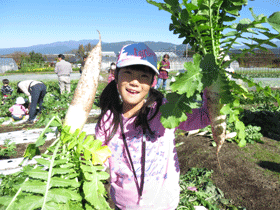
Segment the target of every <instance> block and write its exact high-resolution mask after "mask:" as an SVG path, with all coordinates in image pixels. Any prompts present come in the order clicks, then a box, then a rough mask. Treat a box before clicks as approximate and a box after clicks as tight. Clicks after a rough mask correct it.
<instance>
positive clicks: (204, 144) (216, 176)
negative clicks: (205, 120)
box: [0, 128, 280, 210]
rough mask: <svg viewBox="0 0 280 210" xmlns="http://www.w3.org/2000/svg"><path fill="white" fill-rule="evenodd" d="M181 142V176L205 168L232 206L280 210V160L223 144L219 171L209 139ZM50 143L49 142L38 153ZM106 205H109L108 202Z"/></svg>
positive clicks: (267, 146)
mask: <svg viewBox="0 0 280 210" xmlns="http://www.w3.org/2000/svg"><path fill="white" fill-rule="evenodd" d="M6 129H7V128H6ZM6 129H3V128H0V133H1V132H7V131H6ZM263 141H264V142H265V143H264V144H258V147H261V149H262V150H263V151H266V150H273V152H277V153H278V154H280V147H275V144H278V145H279V142H278V141H277V140H273V139H270V138H266V137H264V138H263ZM180 142H184V143H183V144H182V145H180V146H179V147H178V148H177V152H178V157H179V162H180V168H181V174H184V173H186V172H187V171H188V170H189V169H190V168H191V167H198V168H204V167H205V168H207V169H208V170H213V171H214V173H213V174H212V179H213V181H214V183H215V185H216V186H217V187H218V188H220V189H221V190H222V191H223V192H224V194H225V197H226V198H227V199H230V200H232V202H233V204H234V205H235V206H242V207H246V209H247V210H276V209H280V184H279V181H280V160H275V162H268V161H266V160H265V158H264V159H263V160H262V161H260V160H257V159H256V158H254V154H255V153H257V152H256V150H255V148H256V144H254V145H251V144H247V146H246V147H244V148H239V147H238V146H237V145H236V144H235V143H230V142H225V144H224V145H223V147H222V149H221V151H220V153H219V159H220V163H221V167H222V170H220V168H219V167H218V162H217V157H216V148H214V147H213V146H211V139H210V138H209V137H205V136H187V134H185V135H178V137H176V143H180ZM51 143H52V141H48V142H47V143H46V144H45V145H44V146H43V147H42V148H41V151H44V150H45V149H46V148H47V147H48V146H49V145H50V144H51ZM26 147H27V144H20V145H17V155H16V156H15V157H22V155H23V153H24V151H25V149H26ZM252 153H253V154H252ZM271 172H273V173H271ZM107 187H108V185H107ZM109 202H110V204H111V205H112V202H111V200H109ZM112 207H113V205H112Z"/></svg>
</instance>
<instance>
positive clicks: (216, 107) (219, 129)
mask: <svg viewBox="0 0 280 210" xmlns="http://www.w3.org/2000/svg"><path fill="white" fill-rule="evenodd" d="M220 88H221V87H220V86H219V78H218V80H217V81H216V82H215V83H214V84H212V85H211V86H210V87H208V88H207V92H206V97H207V108H208V112H209V117H210V121H211V130H212V135H213V139H214V141H215V142H216V144H217V150H216V155H217V159H218V163H219V166H220V168H221V165H220V161H219V157H218V153H219V151H220V150H221V147H222V145H223V143H224V142H225V139H226V127H227V124H226V115H221V113H220V111H221V109H222V107H223V104H221V103H220V95H219V92H220Z"/></svg>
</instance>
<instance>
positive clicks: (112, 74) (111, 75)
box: [108, 62, 116, 83]
mask: <svg viewBox="0 0 280 210" xmlns="http://www.w3.org/2000/svg"><path fill="white" fill-rule="evenodd" d="M115 70H116V64H115V63H114V62H113V63H111V65H110V69H109V76H108V83H110V82H111V81H113V80H114V79H115Z"/></svg>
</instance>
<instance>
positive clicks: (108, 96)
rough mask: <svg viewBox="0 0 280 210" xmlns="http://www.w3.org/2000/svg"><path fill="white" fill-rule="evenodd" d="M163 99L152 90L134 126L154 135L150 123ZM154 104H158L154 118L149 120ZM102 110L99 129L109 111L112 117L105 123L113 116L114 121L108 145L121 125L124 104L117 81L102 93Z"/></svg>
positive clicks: (158, 93) (98, 124)
mask: <svg viewBox="0 0 280 210" xmlns="http://www.w3.org/2000/svg"><path fill="white" fill-rule="evenodd" d="M119 70H120V69H119V68H117V69H116V72H115V78H117V75H118V72H119ZM152 72H153V71H152ZM153 80H154V73H153V79H152V82H153ZM162 99H163V94H162V93H161V92H159V91H157V90H155V89H153V88H151V89H150V92H149V96H148V98H147V100H146V103H145V104H144V105H143V106H142V108H141V109H140V111H139V112H138V115H137V117H136V120H135V124H134V126H135V128H136V127H138V126H141V127H142V129H143V131H145V132H146V131H148V132H149V133H150V134H153V133H154V132H153V131H152V130H151V128H150V126H149V121H151V120H152V119H153V118H154V117H155V116H156V115H157V113H158V112H159V108H160V106H161V105H162ZM154 103H156V107H155V111H154V113H153V114H152V116H151V117H150V118H149V119H148V114H149V112H150V109H151V108H150V107H151V106H152V105H153V104H154ZM100 108H101V114H100V115H99V117H98V121H97V126H98V127H99V128H101V120H102V119H103V118H104V116H105V114H106V113H107V111H109V110H110V111H111V113H110V116H109V117H108V118H107V120H106V121H105V122H103V123H106V122H107V121H108V120H110V119H111V117H112V115H113V121H112V125H113V130H112V132H111V133H110V135H109V137H108V138H107V139H106V140H105V142H106V143H108V142H109V141H110V140H111V139H112V138H113V136H114V135H115V134H116V132H117V129H118V127H119V124H120V114H121V112H122V102H121V99H120V97H119V93H118V90H117V83H116V80H113V81H111V82H110V83H109V84H108V85H107V86H106V87H105V89H104V90H103V92H102V93H101V96H100ZM108 129H110V128H108ZM106 132H107V131H106Z"/></svg>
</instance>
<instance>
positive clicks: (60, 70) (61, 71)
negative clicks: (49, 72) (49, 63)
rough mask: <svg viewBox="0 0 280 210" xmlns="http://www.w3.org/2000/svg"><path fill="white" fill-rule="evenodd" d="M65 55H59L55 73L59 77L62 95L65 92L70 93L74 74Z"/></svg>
mask: <svg viewBox="0 0 280 210" xmlns="http://www.w3.org/2000/svg"><path fill="white" fill-rule="evenodd" d="M64 59H65V56H64V55H63V54H59V55H58V60H59V62H58V63H57V64H56V65H55V68H54V72H55V73H56V74H57V76H58V83H59V88H60V93H61V94H62V93H63V92H64V91H65V90H67V92H68V93H70V74H71V73H72V65H71V63H69V62H67V61H65V60H64Z"/></svg>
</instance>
